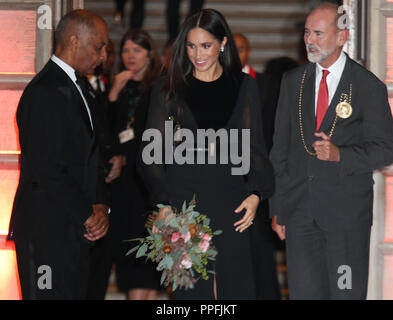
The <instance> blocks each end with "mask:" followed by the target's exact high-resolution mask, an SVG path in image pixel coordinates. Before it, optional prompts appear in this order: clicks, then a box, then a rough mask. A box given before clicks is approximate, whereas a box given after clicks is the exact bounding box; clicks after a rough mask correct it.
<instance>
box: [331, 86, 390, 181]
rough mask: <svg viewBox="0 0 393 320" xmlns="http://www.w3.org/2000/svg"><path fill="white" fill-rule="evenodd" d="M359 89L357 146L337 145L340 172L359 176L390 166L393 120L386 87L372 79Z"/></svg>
mask: <svg viewBox="0 0 393 320" xmlns="http://www.w3.org/2000/svg"><path fill="white" fill-rule="evenodd" d="M368 83H369V86H367V87H364V88H363V90H364V91H363V92H364V93H363V94H362V96H364V98H365V99H367V101H369V103H363V105H364V107H363V109H362V119H361V120H362V128H363V130H362V139H361V142H360V143H356V144H350V145H345V146H338V147H339V149H340V164H341V172H342V174H344V175H353V174H362V173H368V172H370V171H373V170H376V169H380V168H382V167H384V166H387V165H390V164H392V163H393V120H392V112H391V109H390V106H389V101H388V96H387V90H386V85H385V84H384V83H382V82H381V81H379V80H377V79H375V80H374V81H372V82H371V81H369V82H368Z"/></svg>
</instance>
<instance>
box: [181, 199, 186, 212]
mask: <svg viewBox="0 0 393 320" xmlns="http://www.w3.org/2000/svg"><path fill="white" fill-rule="evenodd" d="M186 210H187V205H186V201H184V202H183V206H182V211H183V212H185V211H186Z"/></svg>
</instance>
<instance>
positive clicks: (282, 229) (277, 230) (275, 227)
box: [272, 216, 285, 240]
mask: <svg viewBox="0 0 393 320" xmlns="http://www.w3.org/2000/svg"><path fill="white" fill-rule="evenodd" d="M272 229H273V231H274V232H275V233H277V235H278V237H279V238H280V239H281V240H285V226H282V225H279V224H277V216H274V217H273V220H272Z"/></svg>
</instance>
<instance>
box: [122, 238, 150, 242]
mask: <svg viewBox="0 0 393 320" xmlns="http://www.w3.org/2000/svg"><path fill="white" fill-rule="evenodd" d="M144 240H145V238H135V239H127V240H123V242H131V241H140V242H143V241H144Z"/></svg>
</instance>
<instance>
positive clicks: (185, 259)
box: [181, 254, 192, 269]
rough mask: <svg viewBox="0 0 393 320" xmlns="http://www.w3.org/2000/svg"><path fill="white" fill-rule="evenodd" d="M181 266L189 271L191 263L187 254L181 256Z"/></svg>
mask: <svg viewBox="0 0 393 320" xmlns="http://www.w3.org/2000/svg"><path fill="white" fill-rule="evenodd" d="M181 266H182V267H183V268H184V269H190V268H191V267H192V261H191V259H190V257H189V256H188V254H185V255H184V256H183V259H182V260H181Z"/></svg>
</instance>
